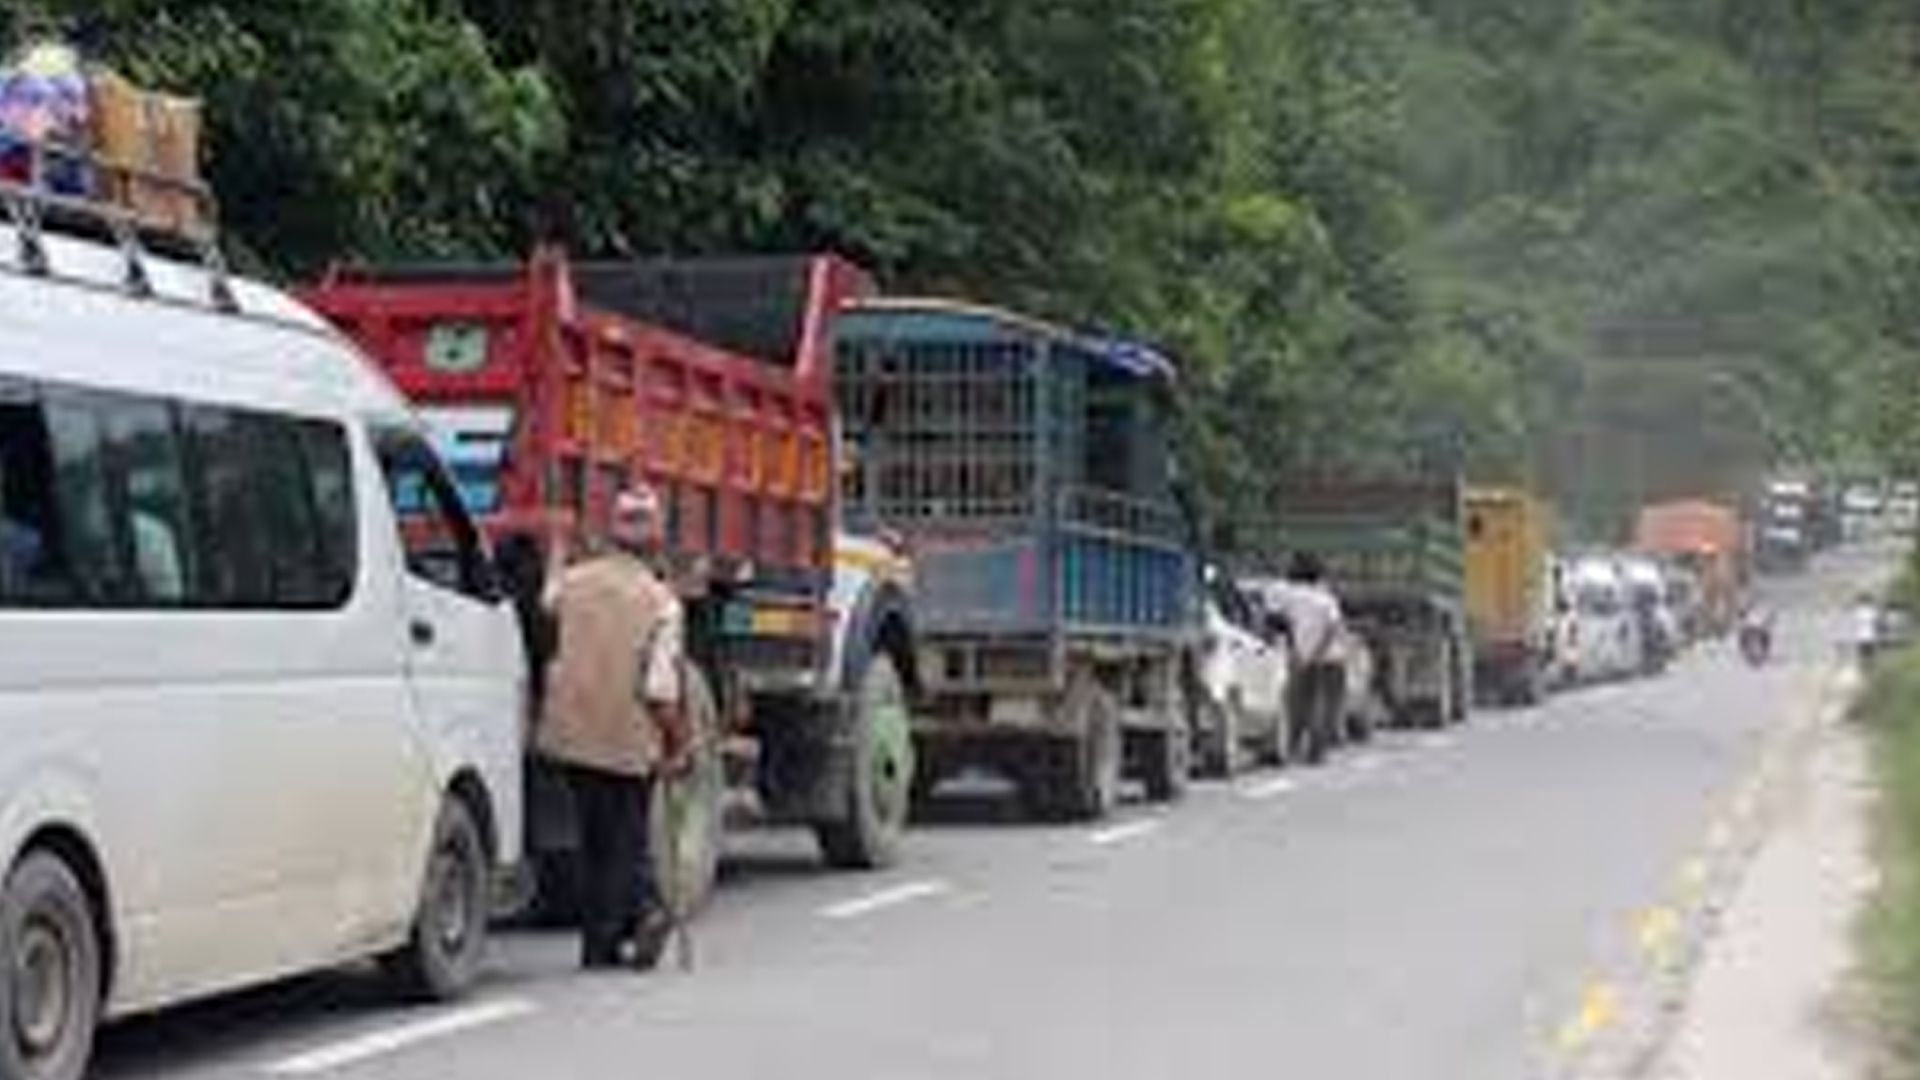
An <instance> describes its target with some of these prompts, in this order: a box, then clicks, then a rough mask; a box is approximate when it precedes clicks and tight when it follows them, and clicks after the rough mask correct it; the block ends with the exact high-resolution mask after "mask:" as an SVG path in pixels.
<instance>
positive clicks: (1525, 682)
mask: <svg viewBox="0 0 1920 1080" xmlns="http://www.w3.org/2000/svg"><path fill="white" fill-rule="evenodd" d="M1546 699H1547V672H1546V665H1545V664H1544V663H1543V662H1542V661H1540V660H1538V659H1536V658H1534V657H1531V656H1530V657H1528V658H1527V659H1526V660H1524V661H1522V662H1521V667H1520V670H1519V672H1518V673H1516V675H1515V677H1514V690H1513V703H1514V704H1516V705H1518V706H1520V707H1521V708H1523V709H1531V708H1533V707H1534V706H1536V705H1539V704H1540V703H1541V702H1543V701H1545V700H1546Z"/></svg>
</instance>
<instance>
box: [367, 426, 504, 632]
mask: <svg viewBox="0 0 1920 1080" xmlns="http://www.w3.org/2000/svg"><path fill="white" fill-rule="evenodd" d="M379 445H380V466H381V468H382V469H383V470H384V471H385V472H386V477H387V489H388V493H389V494H390V495H391V497H392V499H393V514H394V518H395V519H396V521H397V522H398V523H399V526H400V544H401V548H402V550H404V551H405V552H406V558H407V572H408V573H409V574H412V575H413V576H414V577H417V578H419V579H421V580H422V581H426V582H428V583H430V584H433V585H437V586H439V587H440V588H443V589H447V590H449V591H451V592H457V593H462V594H464V595H466V596H471V597H473V598H475V599H477V600H486V601H492V600H493V599H494V597H495V593H496V590H495V589H494V587H493V576H492V573H491V571H490V569H489V568H488V565H487V560H486V556H485V552H484V550H483V549H482V547H481V544H480V534H479V530H478V529H476V528H475V527H474V524H473V519H471V518H469V517H468V516H467V513H466V510H465V509H464V508H463V506H462V504H461V502H460V496H459V492H458V490H457V489H456V488H455V487H454V485H453V481H452V480H450V479H449V478H448V477H447V474H446V471H445V470H444V469H443V468H441V466H440V463H439V460H438V459H437V458H435V457H434V455H433V452H432V451H431V450H429V449H428V448H427V444H426V443H424V442H422V441H420V439H418V438H417V437H415V436H413V435H410V434H390V435H386V436H383V437H382V438H381V439H380V443H379Z"/></svg>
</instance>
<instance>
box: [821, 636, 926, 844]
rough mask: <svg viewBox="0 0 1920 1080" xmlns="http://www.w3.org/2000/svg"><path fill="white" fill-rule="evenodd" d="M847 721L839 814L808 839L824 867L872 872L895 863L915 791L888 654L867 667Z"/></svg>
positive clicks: (909, 733) (901, 700)
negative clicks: (847, 753)
mask: <svg viewBox="0 0 1920 1080" xmlns="http://www.w3.org/2000/svg"><path fill="white" fill-rule="evenodd" d="M848 719H849V728H850V731H849V734H850V735H851V737H852V739H853V746H852V756H853V762H852V768H850V769H849V770H848V774H847V779H848V783H847V790H846V791H845V793H844V795H843V797H842V803H843V807H842V816H841V817H839V818H836V819H833V820H830V821H820V822H816V823H815V824H814V827H813V831H814V837H815V839H816V840H817V841H818V842H819V844H820V853H821V855H822V856H823V857H824V858H825V859H826V862H827V865H828V866H831V867H834V868H835V869H840V870H878V869H882V868H884V867H888V866H892V865H893V864H894V863H895V862H897V861H899V858H900V847H901V842H902V839H903V837H904V835H905V833H906V831H907V822H908V820H909V819H910V818H911V817H912V814H913V804H914V801H915V791H916V787H915V769H914V746H913V721H912V717H911V715H910V713H909V710H908V705H907V692H906V683H905V681H904V680H903V679H902V678H901V677H900V666H899V664H898V663H896V662H895V660H894V658H893V657H891V656H889V655H887V654H886V653H877V654H875V656H874V658H873V660H872V662H871V663H869V664H868V665H867V670H866V671H865V672H864V673H863V674H862V675H861V678H860V685H859V686H858V687H857V688H856V690H855V692H854V695H853V701H852V703H851V716H849V718H848Z"/></svg>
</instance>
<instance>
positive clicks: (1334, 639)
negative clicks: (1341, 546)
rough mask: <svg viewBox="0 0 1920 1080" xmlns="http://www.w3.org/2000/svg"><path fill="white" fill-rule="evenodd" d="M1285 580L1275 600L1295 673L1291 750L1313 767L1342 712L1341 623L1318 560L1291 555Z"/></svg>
mask: <svg viewBox="0 0 1920 1080" xmlns="http://www.w3.org/2000/svg"><path fill="white" fill-rule="evenodd" d="M1287 580H1288V585H1289V587H1288V588H1287V589H1286V590H1285V591H1284V592H1283V593H1282V594H1281V596H1280V597H1279V600H1280V605H1279V607H1280V614H1281V615H1282V617H1283V618H1285V620H1286V624H1287V633H1288V636H1289V637H1290V638H1291V640H1292V642H1293V659H1294V671H1293V678H1292V680H1291V681H1290V682H1289V684H1288V689H1289V692H1290V694H1291V695H1292V698H1293V700H1292V702H1291V703H1290V707H1291V708H1292V710H1293V713H1292V714H1293V716H1294V718H1295V719H1296V721H1297V723H1296V724H1295V727H1294V732H1295V740H1296V742H1297V745H1296V747H1295V751H1296V753H1297V754H1298V755H1299V756H1300V757H1301V758H1302V759H1303V760H1305V761H1306V763H1307V764H1309V765H1318V764H1320V763H1321V762H1322V761H1324V760H1326V756H1327V753H1328V752H1329V751H1330V750H1332V749H1333V748H1334V745H1335V742H1336V740H1337V739H1338V737H1339V732H1340V729H1341V721H1342V719H1343V717H1344V714H1345V711H1346V682H1347V669H1346V657H1345V655H1344V654H1343V653H1342V649H1343V647H1344V642H1343V641H1342V638H1343V637H1344V632H1343V631H1344V619H1343V616H1342V614H1341V610H1340V601H1339V600H1338V599H1337V598H1336V597H1335V596H1334V595H1333V592H1332V590H1330V589H1328V588H1327V585H1326V568H1325V567H1324V566H1323V565H1322V564H1321V562H1320V559H1319V557H1318V556H1316V555H1314V554H1312V553H1310V552H1302V553H1300V554H1297V555H1295V556H1294V557H1293V560H1292V563H1291V565H1290V566H1289V567H1288V569H1287Z"/></svg>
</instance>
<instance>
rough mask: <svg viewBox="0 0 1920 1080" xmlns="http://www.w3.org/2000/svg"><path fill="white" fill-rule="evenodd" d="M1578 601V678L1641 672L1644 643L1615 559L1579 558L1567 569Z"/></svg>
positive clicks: (1574, 631)
mask: <svg viewBox="0 0 1920 1080" xmlns="http://www.w3.org/2000/svg"><path fill="white" fill-rule="evenodd" d="M1567 586H1568V591H1569V592H1570V594H1571V600H1572V605H1573V611H1572V626H1571V630H1570V636H1571V641H1570V642H1569V646H1570V649H1571V652H1572V656H1573V662H1572V664H1571V667H1572V671H1571V675H1572V678H1573V681H1575V682H1593V681H1596V680H1601V679H1625V678H1632V677H1634V676H1636V675H1639V674H1640V671H1641V668H1642V667H1643V666H1644V664H1643V660H1644V654H1643V649H1644V645H1643V643H1642V641H1641V637H1640V625H1639V621H1638V619H1636V618H1635V615H1634V610H1633V602H1632V592H1631V590H1630V588H1629V586H1628V584H1627V581H1626V578H1625V577H1624V576H1623V574H1622V572H1621V569H1620V566H1619V565H1618V564H1617V563H1616V562H1615V561H1614V560H1612V559H1611V558H1606V557H1600V556H1595V557H1588V558H1580V559H1576V560H1574V562H1573V563H1572V564H1571V567H1570V568H1569V570H1568V572H1567Z"/></svg>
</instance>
